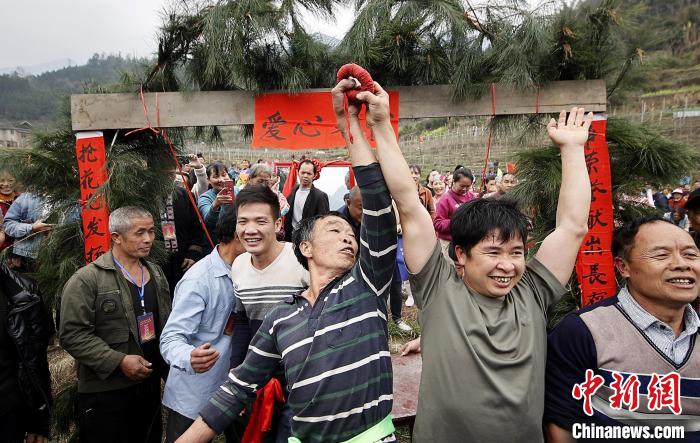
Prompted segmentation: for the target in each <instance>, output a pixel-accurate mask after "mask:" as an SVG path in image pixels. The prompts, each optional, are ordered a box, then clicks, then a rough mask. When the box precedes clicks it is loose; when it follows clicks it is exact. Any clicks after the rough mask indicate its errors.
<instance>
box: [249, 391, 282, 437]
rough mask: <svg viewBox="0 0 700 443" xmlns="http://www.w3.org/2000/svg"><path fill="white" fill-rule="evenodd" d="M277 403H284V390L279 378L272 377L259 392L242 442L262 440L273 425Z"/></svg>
mask: <svg viewBox="0 0 700 443" xmlns="http://www.w3.org/2000/svg"><path fill="white" fill-rule="evenodd" d="M276 403H284V392H282V385H281V384H280V382H279V380H277V379H276V378H272V379H270V381H269V382H267V384H266V385H265V386H264V387H263V388H262V389H260V390H259V391H258V393H257V397H256V398H255V402H254V403H253V411H252V412H251V414H250V420H249V421H248V426H247V427H246V428H245V433H244V434H243V439H242V440H241V442H242V443H260V442H262V440H263V437H264V434H265V432H267V431H269V430H270V428H271V427H272V415H273V413H274V410H275V404H276Z"/></svg>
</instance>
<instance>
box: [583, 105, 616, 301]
mask: <svg viewBox="0 0 700 443" xmlns="http://www.w3.org/2000/svg"><path fill="white" fill-rule="evenodd" d="M606 122H607V118H606V117H605V116H600V115H596V116H595V117H594V119H593V124H592V125H591V129H590V131H589V135H588V143H586V147H585V156H586V167H587V168H588V175H589V178H590V181H591V209H590V210H589V213H588V233H587V234H586V237H585V238H584V239H583V244H582V245H581V249H580V250H579V253H578V258H577V259H576V277H577V278H578V283H579V287H580V288H581V306H587V305H589V304H591V303H596V302H598V301H600V300H602V299H604V298H607V297H611V296H613V295H615V293H616V290H617V288H616V285H615V268H614V264H613V257H612V239H613V225H614V224H613V202H612V179H611V177H610V156H609V154H608V143H607V141H606V140H605V126H606Z"/></svg>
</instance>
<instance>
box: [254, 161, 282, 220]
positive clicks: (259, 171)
mask: <svg viewBox="0 0 700 443" xmlns="http://www.w3.org/2000/svg"><path fill="white" fill-rule="evenodd" d="M279 182H280V178H279V176H277V175H275V176H274V177H273V173H272V168H270V167H269V166H268V165H266V164H264V163H257V164H256V165H254V166H253V167H252V168H250V178H249V179H248V184H249V185H263V186H267V187H268V188H270V189H272V192H274V193H275V194H277V199H278V200H279V202H280V216H282V217H284V216H285V215H286V214H287V212H289V203H288V202H287V198H286V197H285V196H284V194H282V193H281V192H280V190H279Z"/></svg>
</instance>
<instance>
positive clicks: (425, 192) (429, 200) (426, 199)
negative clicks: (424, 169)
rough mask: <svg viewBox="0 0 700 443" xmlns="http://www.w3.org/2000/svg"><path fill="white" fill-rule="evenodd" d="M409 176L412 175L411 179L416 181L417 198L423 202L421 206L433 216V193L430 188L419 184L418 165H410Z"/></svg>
mask: <svg viewBox="0 0 700 443" xmlns="http://www.w3.org/2000/svg"><path fill="white" fill-rule="evenodd" d="M409 168H410V169H411V176H413V181H414V182H416V188H417V189H418V198H420V202H421V203H422V204H423V207H424V208H425V209H426V210H427V211H428V213H429V214H430V217H431V218H433V219H434V218H435V202H434V201H433V194H432V193H431V192H430V190H429V189H428V188H426V187H424V186H421V184H420V166H418V165H411V166H409Z"/></svg>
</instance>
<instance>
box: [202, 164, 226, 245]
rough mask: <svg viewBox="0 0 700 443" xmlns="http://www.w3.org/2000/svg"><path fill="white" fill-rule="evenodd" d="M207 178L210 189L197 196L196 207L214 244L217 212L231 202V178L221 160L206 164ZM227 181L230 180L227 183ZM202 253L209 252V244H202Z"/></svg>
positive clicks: (216, 241)
mask: <svg viewBox="0 0 700 443" xmlns="http://www.w3.org/2000/svg"><path fill="white" fill-rule="evenodd" d="M207 180H208V181H209V185H210V186H211V189H209V190H208V191H207V192H205V193H204V194H202V195H200V196H199V200H197V207H198V208H199V212H200V213H201V214H202V218H204V224H205V225H206V226H207V230H208V231H209V235H210V236H211V237H212V240H213V241H214V244H216V243H218V240H217V239H216V238H215V237H216V222H217V221H218V220H219V213H220V212H221V208H222V206H224V205H232V204H233V192H232V189H233V186H232V185H233V180H231V179H230V178H229V176H228V170H227V169H226V165H224V164H223V163H221V162H214V163H212V164H210V165H209V166H207ZM227 182H231V183H230V184H229V185H227V184H226V183H227ZM204 247H205V248H204V249H205V251H204V254H208V253H209V252H211V246H210V245H209V244H205V245H204Z"/></svg>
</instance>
